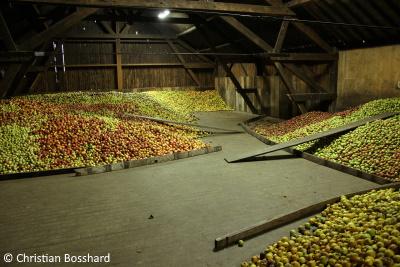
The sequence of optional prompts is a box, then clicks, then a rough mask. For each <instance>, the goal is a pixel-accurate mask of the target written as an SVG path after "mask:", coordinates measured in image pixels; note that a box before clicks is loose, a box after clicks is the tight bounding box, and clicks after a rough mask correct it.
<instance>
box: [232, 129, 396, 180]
mask: <svg viewBox="0 0 400 267" xmlns="http://www.w3.org/2000/svg"><path fill="white" fill-rule="evenodd" d="M245 123H247V122H245ZM240 125H241V126H242V128H243V129H244V130H245V131H246V132H247V133H248V134H250V135H252V136H254V137H255V138H257V139H258V140H260V141H261V142H263V143H265V144H267V145H276V144H277V143H275V142H273V141H271V140H269V139H267V138H265V137H264V136H262V135H260V134H258V133H256V132H254V131H253V130H252V129H250V127H248V126H247V125H246V124H243V123H241V124H240ZM283 150H284V151H286V152H288V153H291V154H293V155H296V156H299V157H302V158H304V159H306V160H309V161H312V162H314V163H316V164H319V165H322V166H325V167H328V168H331V169H334V170H337V171H341V172H344V173H347V174H350V175H353V176H356V177H359V178H361V179H364V180H368V181H371V182H374V183H377V184H381V185H383V184H388V183H391V181H390V180H388V179H385V178H383V177H380V176H377V175H374V174H370V173H366V172H364V171H361V170H357V169H355V168H352V167H348V166H345V165H342V164H340V163H336V162H333V161H329V160H326V159H322V158H319V157H317V156H315V155H313V154H310V153H307V152H303V151H300V150H297V149H294V148H285V149H283Z"/></svg>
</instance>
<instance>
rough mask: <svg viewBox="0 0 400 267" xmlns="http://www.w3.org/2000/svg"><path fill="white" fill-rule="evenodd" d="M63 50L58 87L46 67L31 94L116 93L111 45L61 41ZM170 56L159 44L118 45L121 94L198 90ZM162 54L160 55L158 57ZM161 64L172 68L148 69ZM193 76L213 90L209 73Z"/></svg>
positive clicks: (186, 57) (194, 60) (51, 69)
mask: <svg viewBox="0 0 400 267" xmlns="http://www.w3.org/2000/svg"><path fill="white" fill-rule="evenodd" d="M59 44H60V43H59ZM175 46H176V47H177V48H178V50H179V51H180V52H188V51H187V50H186V49H185V48H183V47H182V46H180V45H179V44H175ZM64 49H65V63H66V64H67V67H66V71H65V73H64V72H63V69H62V68H61V66H60V65H59V68H58V80H59V83H56V78H55V72H54V67H49V69H48V71H47V73H41V74H40V76H39V78H38V80H37V81H36V82H35V84H34V85H33V87H32V88H31V92H46V91H77V90H97V91H105V90H116V89H117V78H116V76H117V75H116V74H117V71H116V55H115V52H114V51H115V43H113V42H110V41H107V42H101V43H100V42H93V41H80V42H77V41H73V42H72V41H71V42H68V41H64ZM172 52H173V51H172V50H171V48H170V47H169V46H168V44H167V43H165V42H161V41H160V42H154V43H153V42H151V41H150V42H149V43H143V42H141V43H134V42H133V41H128V40H127V41H121V59H122V72H123V90H124V91H132V90H138V89H140V88H157V87H198V86H197V84H196V83H195V82H194V81H193V80H192V78H191V77H190V75H188V73H187V71H186V70H185V69H184V68H183V67H182V66H179V64H180V61H179V60H178V58H177V57H176V56H175V55H168V54H165V53H172ZM162 53H164V55H161V54H162ZM183 58H184V60H185V61H186V62H187V63H198V62H203V61H201V59H199V58H198V57H196V56H193V55H183ZM61 62H62V61H61V56H57V64H61ZM164 63H166V64H170V63H171V64H172V65H165V66H149V65H151V64H159V65H160V64H164ZM52 64H53V63H52ZM134 64H141V66H134ZM174 64H175V66H174ZM193 72H194V73H195V74H196V75H197V77H198V79H199V81H200V82H201V85H200V87H204V88H207V87H213V86H214V70H213V69H193Z"/></svg>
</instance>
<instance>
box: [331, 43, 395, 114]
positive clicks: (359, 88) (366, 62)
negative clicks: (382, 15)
mask: <svg viewBox="0 0 400 267" xmlns="http://www.w3.org/2000/svg"><path fill="white" fill-rule="evenodd" d="M399 83H400V45H393V46H385V47H376V48H365V49H355V50H348V51H340V52H339V77H338V100H337V108H338V109H340V110H341V109H345V108H348V107H350V106H355V105H359V104H363V103H366V102H368V101H371V100H373V99H377V98H387V97H400V88H399V87H400V84H399Z"/></svg>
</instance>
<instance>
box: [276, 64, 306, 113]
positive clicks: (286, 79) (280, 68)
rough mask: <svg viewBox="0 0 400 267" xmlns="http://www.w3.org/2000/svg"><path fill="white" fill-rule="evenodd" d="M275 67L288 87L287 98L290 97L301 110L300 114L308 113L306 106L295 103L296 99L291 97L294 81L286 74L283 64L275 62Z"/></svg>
mask: <svg viewBox="0 0 400 267" xmlns="http://www.w3.org/2000/svg"><path fill="white" fill-rule="evenodd" d="M274 65H275V68H276V69H277V71H278V74H279V76H280V77H281V79H282V82H283V84H284V85H285V87H286V90H287V92H288V94H287V96H288V98H289V100H290V101H291V102H293V103H295V104H296V105H297V107H298V108H299V110H300V112H301V113H302V114H304V113H306V112H307V109H306V107H305V105H304V104H303V103H299V102H296V101H294V99H293V98H292V97H291V95H292V93H293V92H294V87H293V83H292V80H291V79H290V78H289V77H288V76H287V74H286V73H285V70H284V68H283V66H282V63H280V62H275V63H274Z"/></svg>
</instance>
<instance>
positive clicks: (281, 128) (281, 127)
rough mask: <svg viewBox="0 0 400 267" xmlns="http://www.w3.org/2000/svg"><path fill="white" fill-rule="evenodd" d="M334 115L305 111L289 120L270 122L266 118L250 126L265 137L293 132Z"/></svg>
mask: <svg viewBox="0 0 400 267" xmlns="http://www.w3.org/2000/svg"><path fill="white" fill-rule="evenodd" d="M332 116H334V115H333V114H332V113H329V112H319V111H313V112H307V113H306V114H302V115H300V116H296V117H294V118H292V119H290V120H287V121H283V122H280V123H271V122H270V121H268V120H262V121H258V122H256V123H254V124H252V125H251V128H252V129H253V130H254V131H255V132H256V133H258V134H261V135H263V136H265V137H267V138H270V137H274V136H282V135H285V134H287V133H290V132H293V131H294V130H296V129H300V128H303V127H305V126H307V125H310V124H314V123H317V122H320V121H323V120H326V119H328V118H330V117H332Z"/></svg>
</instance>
